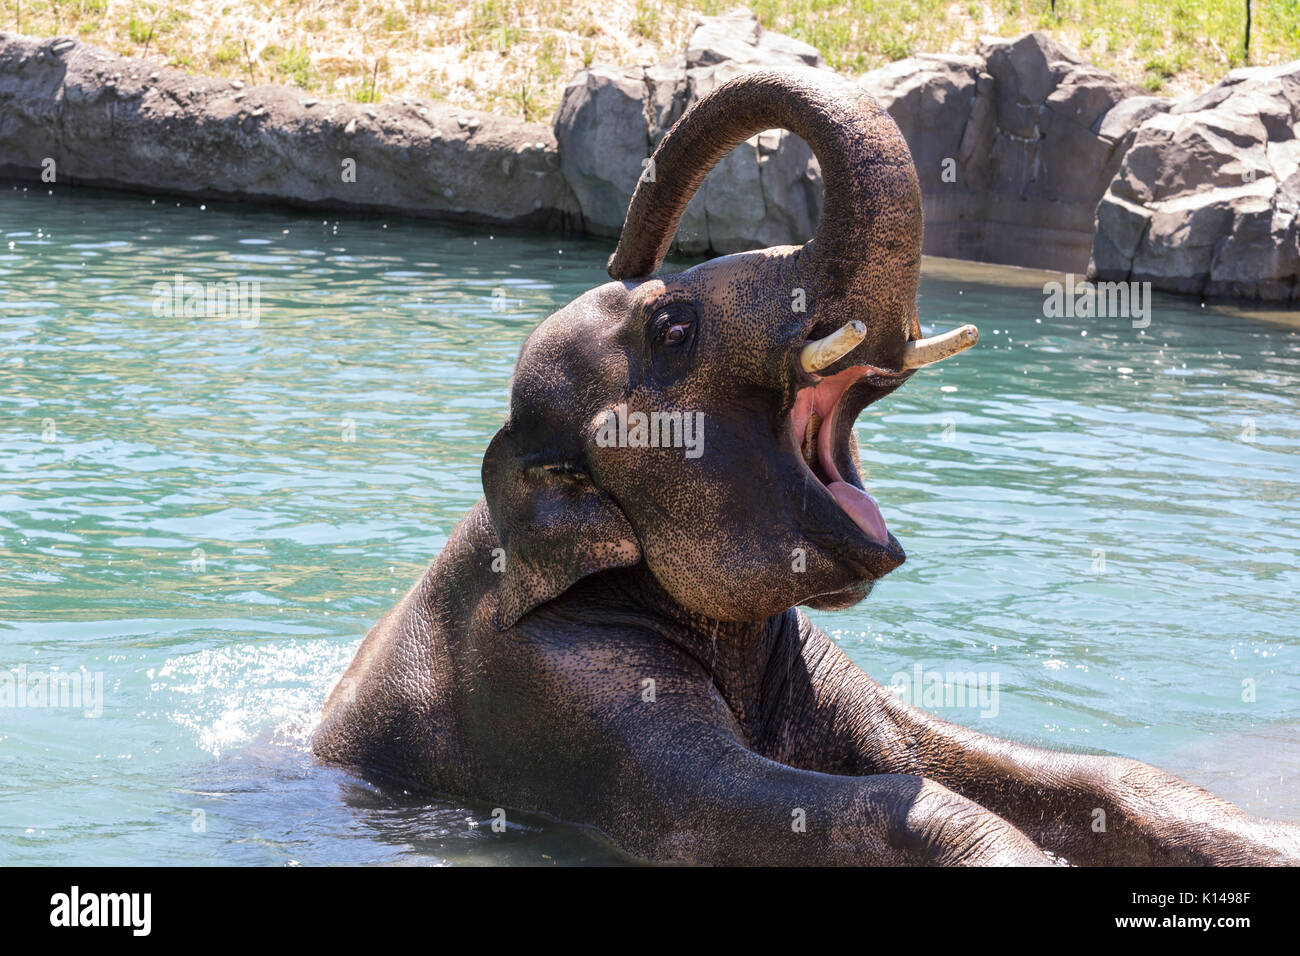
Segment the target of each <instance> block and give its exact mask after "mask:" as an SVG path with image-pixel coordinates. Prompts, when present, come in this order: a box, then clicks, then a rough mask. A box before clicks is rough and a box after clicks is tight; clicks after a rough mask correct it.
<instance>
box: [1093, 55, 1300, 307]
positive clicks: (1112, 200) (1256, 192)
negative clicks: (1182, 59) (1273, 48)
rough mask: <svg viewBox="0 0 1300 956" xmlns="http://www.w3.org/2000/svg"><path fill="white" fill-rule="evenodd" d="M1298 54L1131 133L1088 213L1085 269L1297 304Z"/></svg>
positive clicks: (1175, 287)
mask: <svg viewBox="0 0 1300 956" xmlns="http://www.w3.org/2000/svg"><path fill="white" fill-rule="evenodd" d="M1298 127H1300V61H1295V62H1293V63H1289V64H1285V65H1282V66H1274V67H1257V68H1247V69H1240V70H1233V71H1232V72H1231V73H1229V74H1228V77H1227V78H1226V79H1225V80H1224V81H1223V82H1221V83H1219V84H1217V85H1215V86H1214V87H1212V88H1211V89H1209V90H1207V91H1206V92H1205V93H1202V94H1201V95H1199V96H1195V97H1191V98H1189V99H1187V100H1183V101H1181V102H1179V103H1177V104H1176V105H1175V106H1174V107H1173V108H1172V109H1170V110H1169V111H1168V112H1167V113H1163V114H1160V115H1157V116H1152V117H1149V118H1146V119H1145V120H1144V121H1143V122H1142V123H1141V124H1140V125H1139V126H1138V128H1137V130H1136V131H1135V134H1134V136H1133V139H1132V146H1131V147H1130V148H1129V150H1128V152H1127V153H1126V154H1125V156H1124V160H1123V163H1122V165H1121V167H1120V170H1119V172H1118V174H1117V175H1116V176H1115V178H1114V181H1113V182H1112V183H1111V184H1110V188H1109V189H1108V190H1107V192H1106V194H1105V196H1104V197H1103V198H1102V200H1101V204H1100V205H1099V206H1098V208H1097V222H1096V227H1097V228H1096V237H1095V240H1094V243H1093V248H1092V262H1091V266H1090V274H1091V275H1093V276H1094V277H1096V278H1098V279H1105V280H1117V279H1120V280H1122V279H1131V280H1134V281H1150V282H1151V283H1152V285H1153V286H1154V287H1155V288H1158V289H1166V290H1169V291H1172V292H1182V293H1188V294H1194V295H1201V296H1207V297H1231V298H1238V299H1258V300H1265V301H1287V300H1292V301H1295V300H1297V299H1300V227H1298V225H1297V209H1298V207H1300V139H1298V138H1297V128H1298Z"/></svg>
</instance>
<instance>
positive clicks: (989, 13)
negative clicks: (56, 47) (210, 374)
mask: <svg viewBox="0 0 1300 956" xmlns="http://www.w3.org/2000/svg"><path fill="white" fill-rule="evenodd" d="M0 4H2V6H0V29H13V30H16V31H17V32H21V33H28V34H34V35H38V36H39V35H46V36H49V35H54V34H67V35H71V36H79V37H81V38H82V39H84V40H87V41H88V42H91V43H96V44H99V45H101V46H105V47H108V48H109V49H112V50H115V51H116V52H118V53H123V54H127V55H135V56H152V57H156V58H158V59H160V60H163V61H166V62H167V63H169V64H170V65H173V66H177V67H180V68H182V69H186V70H190V71H194V72H198V73H206V74H211V75H218V76H229V77H240V78H242V79H245V80H249V81H254V82H278V83H294V84H297V85H298V86H301V87H303V88H304V89H308V90H312V91H315V92H318V93H322V94H325V95H332V96H340V97H344V98H348V99H354V100H359V101H363V102H365V101H372V100H376V99H392V98H395V97H403V96H405V97H421V98H428V99H439V100H446V101H448V102H451V103H454V104H457V105H460V106H465V107H477V108H481V109H487V110H492V111H494V112H498V113H507V114H511V115H516V116H524V117H526V118H529V119H540V120H545V119H547V118H548V117H549V116H550V115H551V113H552V111H553V110H554V108H555V106H556V105H557V103H558V101H559V96H560V93H561V91H562V90H563V88H564V84H565V83H566V82H567V81H568V79H569V78H570V77H571V76H572V75H573V74H574V73H575V72H576V71H577V70H579V69H581V68H582V67H583V66H585V65H590V64H592V63H617V64H631V63H652V62H655V61H657V60H660V59H663V58H664V57H665V56H667V55H668V54H670V53H672V52H675V51H677V50H679V49H680V48H681V46H682V44H683V42H684V40H685V38H686V37H687V35H688V34H689V32H690V29H691V27H692V25H693V24H694V21H695V18H696V16H697V15H699V14H701V13H718V12H720V11H721V10H722V9H725V8H726V7H728V6H730V5H731V3H730V2H728V0H657V2H654V0H600V2H595V0H470V2H469V4H468V5H466V4H464V3H461V2H443V0H390V2H385V3H383V4H380V3H378V2H366V0H297V2H294V0H252V2H236V0H187V2H184V3H181V2H174V3H173V2H169V0H153V2H145V0H27V2H22V0H0ZM1056 8H1057V12H1056V14H1053V13H1052V12H1051V9H1050V2H1049V0H1038V2H1032V3H1023V2H1020V0H994V2H979V0H959V2H952V0H880V2H876V3H869V2H867V0H851V2H847V3H845V2H836V0H754V2H753V3H752V5H751V9H753V10H754V11H755V12H756V13H757V14H758V15H759V18H760V19H761V20H762V21H763V23H764V25H765V26H767V27H769V28H772V29H777V30H780V31H782V32H785V33H790V34H793V35H795V36H800V37H802V38H803V39H805V40H807V41H808V42H810V43H812V44H814V45H815V46H817V47H818V49H820V50H821V51H822V52H823V54H824V55H825V56H826V57H827V59H828V60H829V61H830V62H831V63H832V65H834V66H835V67H836V68H837V69H840V70H842V71H844V72H848V73H860V72H863V71H865V70H868V69H871V68H873V67H876V66H879V65H881V64H883V63H886V62H888V61H890V60H893V59H899V58H901V57H904V56H908V55H910V54H912V53H915V52H936V53H938V52H970V51H971V50H973V49H974V46H975V43H976V42H977V39H978V37H979V36H980V35H981V34H992V35H1000V36H1014V35H1017V34H1019V33H1022V32H1025V31H1027V30H1034V29H1041V30H1046V31H1047V32H1049V33H1050V34H1052V35H1053V36H1056V37H1057V38H1059V39H1061V40H1063V41H1064V42H1066V43H1068V44H1069V45H1071V46H1073V47H1075V48H1076V49H1078V50H1080V51H1081V52H1082V53H1084V54H1085V55H1086V56H1087V57H1089V58H1090V59H1092V60H1093V61H1094V62H1096V63H1098V64H1099V65H1101V66H1103V67H1106V68H1108V69H1110V70H1113V71H1114V72H1116V73H1118V74H1120V75H1121V76H1124V77H1125V78H1127V79H1129V80H1131V81H1133V82H1135V83H1140V84H1143V85H1145V86H1146V87H1147V88H1148V89H1152V90H1157V91H1160V92H1162V93H1169V94H1182V93H1185V92H1188V91H1194V90H1199V89H1201V88H1203V87H1205V86H1207V85H1209V84H1210V83H1212V82H1214V81H1215V80H1217V79H1219V78H1220V77H1222V75H1223V74H1224V73H1225V72H1226V71H1227V70H1228V69H1230V68H1231V67H1234V66H1238V65H1241V64H1242V63H1243V62H1244V59H1243V57H1242V53H1241V40H1242V27H1243V25H1244V11H1245V0H1151V2H1143V0H1113V2H1105V0H1059V2H1058V3H1057V4H1056ZM1251 52H1252V56H1251V62H1252V63H1275V62H1280V61H1283V60H1288V59H1292V58H1295V57H1300V0H1255V2H1254V25H1253V30H1252V40H1251Z"/></svg>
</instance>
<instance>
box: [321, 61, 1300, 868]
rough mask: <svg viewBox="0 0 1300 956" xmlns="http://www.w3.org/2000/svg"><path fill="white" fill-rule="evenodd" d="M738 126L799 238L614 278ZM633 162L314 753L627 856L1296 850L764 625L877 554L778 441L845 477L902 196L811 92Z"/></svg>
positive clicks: (1191, 795)
mask: <svg viewBox="0 0 1300 956" xmlns="http://www.w3.org/2000/svg"><path fill="white" fill-rule="evenodd" d="M771 127H785V128H787V129H791V130H793V131H794V132H796V133H798V134H799V135H800V136H802V137H803V138H804V139H805V140H807V141H808V142H809V144H810V145H811V146H812V147H813V149H814V151H815V152H816V153H817V155H818V158H819V159H820V161H821V164H822V169H823V175H824V180H825V184H826V212H825V215H824V218H823V223H822V226H821V227H820V229H819V232H818V235H817V236H816V237H815V238H814V239H813V240H811V241H810V242H809V243H808V244H806V245H804V246H802V247H782V248H774V249H765V250H762V251H758V252H752V253H745V254H740V255H734V256H727V257H724V258H720V259H715V260H712V261H710V262H706V263H704V264H702V265H698V266H696V267H694V268H692V269H689V270H687V271H686V272H683V273H680V274H677V275H671V276H664V277H656V278H647V277H648V276H650V275H652V274H653V272H654V271H655V269H657V268H658V266H659V264H660V262H661V260H662V258H663V255H664V252H665V250H666V249H667V247H668V244H669V242H670V240H671V238H672V235H673V232H674V230H675V228H676V224H677V221H678V218H679V217H680V215H681V212H682V210H683V209H684V207H685V204H686V202H687V201H688V200H689V199H690V196H691V195H692V193H693V192H694V191H695V189H696V187H697V186H698V184H699V183H700V181H701V180H702V179H703V177H704V175H705V174H706V173H707V172H708V170H709V168H711V167H712V165H713V164H714V163H715V162H717V160H718V159H719V158H720V157H721V156H723V155H725V153H726V152H727V151H729V150H730V149H731V148H732V147H733V146H735V145H737V144H738V143H740V142H741V141H743V140H744V139H745V138H747V137H749V136H750V135H752V134H753V133H755V132H757V131H759V130H763V129H767V128H771ZM654 169H655V178H654V181H653V182H650V181H646V182H642V183H641V184H640V185H639V187H638V190H637V193H636V195H635V196H634V198H633V200H632V203H631V206H630V207H629V210H628V218H627V221H626V223H625V225H624V229H623V235H622V238H621V239H620V243H619V246H618V250H617V251H616V252H615V254H614V256H613V257H612V258H611V260H610V273H611V275H612V276H613V277H614V279H615V281H613V282H611V283H608V284H606V285H604V286H601V287H599V288H596V289H593V290H592V291H590V292H588V293H587V294H585V295H583V296H581V297H580V298H578V299H576V300H575V301H573V302H572V303H570V304H569V305H567V306H566V307H565V308H563V309H561V310H560V311H559V312H557V313H555V314H554V315H552V316H550V317H549V318H548V319H546V321H545V322H543V323H542V324H541V325H540V326H539V327H538V328H537V329H536V330H535V331H534V332H533V333H532V335H531V336H530V337H529V339H528V341H527V343H526V344H525V345H524V348H523V351H522V353H521V355H520V357H519V361H518V364H517V366H516V369H515V374H514V378H513V381H512V387H511V400H510V416H509V420H508V421H507V422H506V424H505V426H504V427H503V428H502V429H501V430H500V431H499V432H498V433H497V435H496V436H495V437H494V438H493V439H492V442H491V444H490V445H489V446H488V449H487V452H486V454H485V456H484V460H483V488H484V492H485V498H484V500H481V501H480V502H479V503H478V504H477V505H476V506H475V507H474V508H473V510H472V511H471V512H470V513H469V515H468V516H467V517H466V518H465V519H464V520H463V521H462V522H461V524H460V525H459V526H458V527H457V528H456V530H455V532H454V533H453V534H452V536H451V540H450V541H449V542H448V543H447V546H446V548H445V549H444V550H443V552H442V554H441V555H439V557H438V559H437V560H436V561H435V562H434V563H433V565H432V566H431V567H430V568H429V570H428V571H427V572H426V573H425V575H424V577H423V578H421V580H420V581H419V582H418V583H417V584H416V585H415V587H414V588H413V589H412V590H411V591H410V593H408V594H407V595H406V596H405V597H404V598H403V599H402V600H401V602H400V603H398V605H397V606H396V607H394V608H393V609H392V610H391V611H389V612H388V614H386V615H385V616H384V617H383V618H382V619H381V620H380V621H379V622H378V623H377V624H376V625H375V626H374V628H373V629H372V630H371V631H370V633H369V635H367V637H366V639H365V642H364V643H363V644H362V646H361V649H360V651H359V652H358V653H357V656H356V659H355V660H354V661H353V663H352V665H351V667H349V669H348V671H347V674H346V675H345V677H344V678H343V680H342V682H341V683H340V684H339V685H338V687H337V688H335V690H334V692H333V693H332V694H331V695H330V698H329V701H328V703H327V704H326V707H325V713H324V719H323V721H322V723H321V726H320V727H319V729H318V730H317V732H316V735H315V738H314V746H315V750H316V753H317V754H318V755H319V757H320V758H321V759H323V760H327V761H331V762H335V763H339V764H343V765H346V766H349V767H353V768H357V769H359V770H360V771H362V772H364V773H366V774H368V775H370V776H372V777H376V778H379V779H383V780H388V781H391V782H394V783H396V784H399V785H401V786H404V787H407V788H412V789H417V790H421V791H427V792H434V793H441V794H447V795H454V796H459V797H464V798H471V799H477V800H482V801H486V802H489V803H491V804H494V805H500V806H506V807H513V808H519V809H523V810H528V811H539V812H544V813H547V814H550V815H552V816H554V817H557V818H560V819H563V820H568V821H572V822H574V823H578V824H585V825H588V826H591V827H595V828H598V829H599V830H600V831H603V833H605V834H606V835H607V836H608V837H610V838H611V839H612V840H613V841H614V842H615V843H617V844H618V845H619V846H620V847H622V848H623V849H624V850H626V851H627V852H628V853H630V854H632V855H634V856H636V857H639V858H642V859H646V860H657V861H675V862H690V863H816V864H824V863H844V864H855V863H856V864H865V863H873V864H899V863H936V864H1043V863H1050V862H1051V861H1052V858H1051V857H1050V856H1049V855H1047V854H1045V853H1044V852H1043V851H1044V850H1050V851H1051V852H1052V853H1053V854H1055V855H1056V856H1058V857H1063V858H1065V859H1067V860H1069V861H1071V862H1074V863H1079V864H1180V863H1199V864H1245V863H1292V864H1294V863H1296V862H1297V861H1298V860H1300V828H1297V827H1295V826H1292V825H1288V824H1281V823H1274V822H1270V821H1266V820H1262V819H1259V818H1256V817H1253V816H1250V815H1247V814H1245V813H1243V812H1242V811H1240V810H1239V809H1237V808H1236V807H1234V806H1232V805H1231V804H1228V803H1225V802H1224V801H1222V800H1220V799H1218V798H1216V797H1214V796H1212V795H1211V794H1209V793H1207V792H1206V791H1204V790H1201V789H1199V788H1197V787H1194V786H1191V785H1189V784H1187V783H1184V782H1182V781H1180V780H1177V779H1175V778H1173V777H1171V776H1169V775H1167V774H1164V773H1161V772H1160V771H1158V770H1155V769H1153V768H1151V767H1149V766H1146V765H1144V764H1140V763H1136V762H1134V761H1131V760H1124V759H1118V758H1111V757H1098V756H1083V755H1077V754H1066V753H1053V752H1051V751H1046V750H1040V749H1037V748H1034V747H1028V746H1023V745H1020V744H1016V743H1011V742H1008V741H1003V740H997V739H995V738H992V737H987V736H984V735H982V734H978V733H975V732H973V731H971V730H968V729H966V728H964V727H959V726H956V725H953V724H949V723H946V722H944V721H942V720H938V719H936V718H934V717H932V716H930V715H928V714H926V713H924V712H923V711H920V710H917V709H915V708H913V707H910V706H907V705H905V704H903V703H902V702H900V701H899V700H898V699H897V698H896V697H894V696H893V695H891V694H890V693H888V692H887V691H885V690H884V689H883V688H881V687H880V686H879V685H877V684H876V683H875V682H873V681H872V680H871V679H870V678H868V677H867V676H866V674H864V673H863V672H862V671H860V670H859V669H858V668H857V667H855V666H854V665H853V664H852V663H851V662H850V661H849V660H848V658H847V657H845V655H844V654H843V653H842V652H841V651H840V650H839V648H837V647H836V645H835V644H834V643H833V642H832V641H830V640H829V639H828V638H827V637H826V635H825V634H823V633H822V632H821V631H819V630H818V629H817V628H816V627H814V626H813V625H812V624H810V623H809V622H808V619H807V618H806V617H805V616H804V615H803V614H802V613H799V612H797V611H796V610H793V608H795V607H796V606H797V605H808V606H812V607H817V608H824V609H833V608H842V607H848V606H850V605H852V604H854V603H856V602H858V601H859V600H861V599H862V598H863V597H865V596H866V595H867V593H868V592H869V591H870V590H871V586H872V583H873V582H874V581H875V580H876V579H877V578H878V577H880V576H882V575H884V574H886V573H888V572H889V571H890V570H892V569H893V568H895V567H897V566H898V565H899V564H901V563H902V561H903V560H904V555H903V551H902V548H901V547H900V546H899V544H898V542H897V540H895V539H894V538H893V536H892V535H891V536H889V537H888V541H880V540H876V539H875V538H873V536H871V535H869V534H868V533H866V532H864V531H863V530H861V529H860V528H859V526H858V524H857V523H855V522H854V521H853V520H851V519H850V517H849V516H848V514H847V513H846V512H845V511H844V510H842V509H841V508H840V506H839V505H838V504H837V503H836V501H835V499H834V498H833V497H832V496H831V494H830V493H829V492H828V491H827V480H826V479H827V477H828V476H827V466H826V463H825V462H824V461H822V460H821V459H819V457H818V455H817V454H816V453H815V452H808V453H801V450H800V449H801V444H802V442H801V439H802V437H803V435H802V432H803V429H802V428H800V427H799V426H798V425H796V424H794V422H793V420H792V419H793V418H794V415H793V411H794V409H795V407H796V399H797V397H798V396H799V395H800V393H801V390H804V391H803V392H802V394H803V395H804V396H805V399H806V398H807V396H809V395H814V396H815V401H816V402H818V403H821V404H824V403H825V402H832V403H833V404H832V405H831V406H830V407H829V408H826V409H824V411H826V412H827V414H826V415H824V416H823V418H824V419H825V420H823V421H819V422H814V423H813V426H812V427H811V429H810V432H817V431H818V430H819V427H820V428H823V429H829V430H830V431H829V432H828V435H829V436H830V438H831V444H830V446H829V447H830V448H831V452H830V459H831V464H832V465H833V467H834V468H835V469H836V470H837V471H838V472H839V474H840V475H841V476H842V477H843V478H844V480H845V481H847V482H849V483H850V484H852V485H854V486H856V487H860V485H861V482H860V480H859V478H858V475H857V466H856V446H855V445H854V443H853V440H852V425H853V421H854V419H855V418H856V417H857V415H858V413H859V412H860V411H861V410H862V409H863V408H864V407H865V406H866V405H868V404H869V403H870V402H872V401H875V400H876V399H878V398H881V397H882V396H884V395H886V394H887V393H888V392H890V391H892V390H893V389H894V388H896V387H898V386H899V385H900V384H901V383H902V382H903V381H904V380H905V379H906V378H907V377H908V374H910V373H904V372H901V371H899V370H900V369H901V357H902V352H903V347H904V345H905V343H906V342H907V341H908V340H909V339H912V338H916V337H918V336H919V334H920V327H919V325H918V323H917V319H916V292H917V283H918V278H919V267H920V249H921V207H920V193H919V190H918V187H917V180H916V174H915V169H914V167H913V165H912V160H911V156H910V154H909V153H908V150H907V146H906V144H905V143H904V142H903V140H902V138H901V136H900V135H899V132H898V130H897V128H896V127H895V126H894V124H893V122H892V121H891V120H890V119H889V117H888V116H887V115H886V114H885V113H883V112H882V111H881V110H880V109H879V107H878V106H877V105H876V103H875V102H874V100H872V99H871V98H870V97H869V96H868V95H867V94H866V93H864V92H862V91H861V90H859V89H856V88H854V87H852V86H850V85H848V84H844V83H842V82H841V81H839V80H837V79H836V78H835V77H834V76H828V75H826V74H825V73H822V72H816V73H811V72H810V73H807V74H803V73H796V74H780V75H778V74H763V73H758V74H751V75H748V76H745V77H742V78H740V79H737V80H734V81H732V82H731V83H729V84H726V85H724V86H723V87H720V88H719V89H718V90H717V91H715V92H714V93H713V94H712V95H711V96H709V97H706V98H705V99H704V100H702V101H701V102H700V103H698V104H697V105H696V106H695V107H694V108H693V109H692V110H690V111H689V112H688V113H687V114H686V116H684V117H683V118H682V120H681V121H680V122H679V123H678V124H677V126H676V127H675V128H674V129H673V130H672V131H671V132H670V134H669V135H668V136H667V137H666V138H665V139H664V141H663V142H662V143H661V144H660V146H659V148H658V150H657V151H656V153H655V163H654ZM796 290H803V291H802V293H796ZM798 295H802V296H803V297H804V300H805V302H806V310H804V311H798V310H797V308H796V307H795V305H794V303H795V301H796V298H797V296H798ZM854 318H858V319H862V320H863V321H865V322H866V323H867V326H868V329H869V334H868V336H867V338H866V340H865V341H863V342H862V343H861V344H860V345H859V346H858V347H857V348H855V349H854V351H853V352H852V353H850V354H849V355H848V356H846V357H845V358H843V359H841V360H840V361H838V362H836V363H835V364H834V365H833V366H831V367H830V368H828V369H826V370H824V372H823V375H824V376H825V377H826V378H830V377H831V376H833V375H835V374H836V373H840V372H843V371H845V370H847V369H856V370H858V371H857V372H856V373H854V374H853V375H850V376H848V378H854V379H856V381H855V382H854V383H853V384H852V385H851V386H850V387H848V388H847V389H842V386H839V387H836V388H835V389H834V390H833V391H828V390H830V389H831V388H832V386H829V385H828V386H826V387H825V388H823V389H819V390H817V391H808V390H810V389H813V388H814V387H815V386H817V384H818V382H819V381H821V379H819V378H817V377H815V376H813V375H810V374H809V373H807V372H805V371H804V370H803V369H802V368H801V367H800V365H799V362H798V356H799V352H800V349H801V347H802V346H803V345H804V343H805V342H806V341H808V340H809V339H810V338H818V337H821V336H824V335H826V334H827V333H829V332H831V331H833V330H834V329H836V328H839V327H840V326H841V325H842V324H843V323H845V322H846V321H848V320H850V319H854ZM920 374H925V372H924V371H922V372H921V373H920ZM844 380H845V378H844V377H841V378H838V379H836V380H835V381H836V382H842V381H844ZM620 403H626V405H627V407H628V408H630V409H631V410H633V411H638V410H639V411H643V412H652V411H683V412H688V413H689V412H696V411H702V412H704V413H705V416H706V418H705V422H706V424H705V432H704V437H705V441H704V452H703V454H702V455H701V456H699V457H698V458H688V457H687V456H686V455H685V453H684V449H682V448H635V447H601V445H600V444H598V442H597V441H596V434H597V429H598V426H599V422H600V419H601V417H602V415H604V414H605V413H606V412H607V411H608V410H610V409H614V408H615V407H616V406H618V405H619V404H620ZM796 429H798V431H799V434H796ZM800 562H802V570H798V571H796V570H794V567H795V566H796V565H797V564H799V563H800ZM650 681H653V685H651V684H649V683H648V682H650ZM651 687H653V693H650V688H651ZM1098 809H1100V810H1102V811H1104V812H1105V829H1104V831H1101V832H1098V831H1097V830H1094V821H1095V820H1096V819H1097V813H1096V812H1097V810H1098ZM800 820H802V821H803V826H802V827H800V826H798V825H796V824H797V823H798V822H799V821H800Z"/></svg>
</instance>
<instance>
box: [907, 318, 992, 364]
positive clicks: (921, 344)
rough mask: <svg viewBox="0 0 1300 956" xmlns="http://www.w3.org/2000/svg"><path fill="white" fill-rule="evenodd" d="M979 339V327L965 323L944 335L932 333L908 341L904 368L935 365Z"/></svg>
mask: <svg viewBox="0 0 1300 956" xmlns="http://www.w3.org/2000/svg"><path fill="white" fill-rule="evenodd" d="M979 340H980V330H979V329H977V328H975V326H973V325H963V326H961V327H960V328H957V329H952V330H950V331H948V332H944V333H943V334H942V335H932V336H930V337H929V338H925V339H917V340H916V341H914V342H908V343H907V346H906V347H905V348H904V349H903V368H904V370H906V369H912V368H921V367H922V366H923V365H933V364H934V363H935V362H941V361H943V360H944V359H946V358H950V357H951V356H953V355H956V354H957V353H958V352H964V351H966V350H967V349H968V348H970V347H971V346H972V345H974V344H975V343H976V342H978V341H979Z"/></svg>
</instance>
